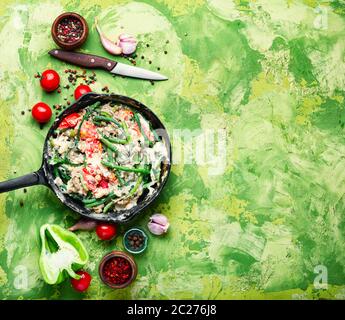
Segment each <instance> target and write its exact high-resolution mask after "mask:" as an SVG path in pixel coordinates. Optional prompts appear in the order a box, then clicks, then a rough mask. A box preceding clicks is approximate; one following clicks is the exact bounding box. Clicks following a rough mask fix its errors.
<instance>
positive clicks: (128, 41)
mask: <svg viewBox="0 0 345 320" xmlns="http://www.w3.org/2000/svg"><path fill="white" fill-rule="evenodd" d="M117 45H118V46H119V47H121V49H122V53H123V54H127V55H128V54H132V53H134V52H135V50H136V49H137V45H138V41H137V40H136V39H135V38H134V37H133V36H130V35H128V34H125V33H122V34H120V36H119V40H118V42H117Z"/></svg>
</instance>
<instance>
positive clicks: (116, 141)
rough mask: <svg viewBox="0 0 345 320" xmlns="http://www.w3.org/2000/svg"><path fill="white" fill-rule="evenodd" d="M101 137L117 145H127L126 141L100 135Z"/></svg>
mask: <svg viewBox="0 0 345 320" xmlns="http://www.w3.org/2000/svg"><path fill="white" fill-rule="evenodd" d="M102 137H103V138H104V139H107V140H108V141H110V142H112V143H117V144H127V143H128V141H127V139H126V140H125V139H118V138H111V137H107V136H104V135H102Z"/></svg>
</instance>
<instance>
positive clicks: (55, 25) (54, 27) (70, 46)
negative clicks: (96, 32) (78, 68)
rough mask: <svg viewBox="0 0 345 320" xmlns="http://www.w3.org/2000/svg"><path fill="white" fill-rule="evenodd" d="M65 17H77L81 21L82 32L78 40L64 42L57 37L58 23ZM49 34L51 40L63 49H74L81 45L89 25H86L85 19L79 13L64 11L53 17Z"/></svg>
mask: <svg viewBox="0 0 345 320" xmlns="http://www.w3.org/2000/svg"><path fill="white" fill-rule="evenodd" d="M65 18H74V19H77V20H79V21H80V22H81V24H82V26H83V33H82V36H81V37H80V39H79V40H77V41H75V42H72V43H66V42H63V41H61V40H60V39H59V38H58V34H57V28H58V25H59V23H60V22H61V21H62V20H63V19H65ZM51 34H52V37H53V40H54V41H55V43H56V44H57V45H58V46H59V47H61V48H63V49H65V50H74V49H77V48H79V47H81V46H82V45H83V43H84V42H85V41H86V38H87V36H88V35H89V27H88V25H87V22H86V20H85V19H84V18H83V17H82V16H81V15H79V14H78V13H75V12H65V13H63V14H61V15H59V16H58V17H57V18H56V19H55V21H54V23H53V25H52V29H51Z"/></svg>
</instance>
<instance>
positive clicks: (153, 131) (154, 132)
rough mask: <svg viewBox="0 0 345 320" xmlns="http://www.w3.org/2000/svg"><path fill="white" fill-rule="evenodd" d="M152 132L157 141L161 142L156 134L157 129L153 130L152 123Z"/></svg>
mask: <svg viewBox="0 0 345 320" xmlns="http://www.w3.org/2000/svg"><path fill="white" fill-rule="evenodd" d="M150 131H151V132H152V134H153V136H154V138H155V141H160V139H159V137H158V135H157V132H156V130H155V129H153V128H152V126H151V123H150Z"/></svg>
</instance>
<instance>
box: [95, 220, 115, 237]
mask: <svg viewBox="0 0 345 320" xmlns="http://www.w3.org/2000/svg"><path fill="white" fill-rule="evenodd" d="M96 233H97V236H98V238H100V239H101V240H111V239H113V238H115V236H116V227H115V225H114V224H109V223H100V224H99V225H97V227H96Z"/></svg>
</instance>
